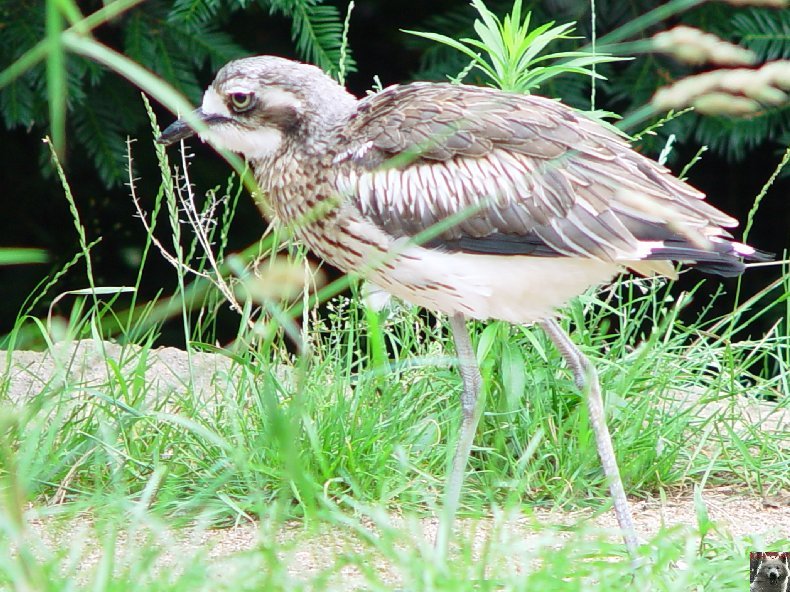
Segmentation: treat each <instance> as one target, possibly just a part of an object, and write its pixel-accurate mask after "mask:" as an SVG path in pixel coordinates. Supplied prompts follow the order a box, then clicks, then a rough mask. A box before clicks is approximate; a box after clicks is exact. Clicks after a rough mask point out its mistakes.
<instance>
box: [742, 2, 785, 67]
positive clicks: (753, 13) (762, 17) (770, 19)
mask: <svg viewBox="0 0 790 592" xmlns="http://www.w3.org/2000/svg"><path fill="white" fill-rule="evenodd" d="M732 26H733V29H734V32H735V35H736V36H737V38H738V39H739V41H740V42H741V44H742V45H743V46H744V47H747V48H748V49H751V50H752V51H753V52H755V53H756V54H757V55H758V56H759V57H760V59H761V60H762V61H766V60H776V59H782V58H789V57H790V11H788V10H784V11H782V10H766V9H760V8H750V9H749V10H746V11H743V12H739V13H738V14H736V15H735V16H734V17H732Z"/></svg>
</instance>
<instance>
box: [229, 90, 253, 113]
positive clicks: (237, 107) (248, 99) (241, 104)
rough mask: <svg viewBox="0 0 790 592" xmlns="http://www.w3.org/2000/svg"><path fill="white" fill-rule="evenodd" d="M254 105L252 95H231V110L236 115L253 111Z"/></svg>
mask: <svg viewBox="0 0 790 592" xmlns="http://www.w3.org/2000/svg"><path fill="white" fill-rule="evenodd" d="M253 105H254V102H253V95H252V93H245V92H235V93H231V95H230V108H231V109H233V111H235V112H236V113H243V112H244V111H248V110H249V109H252V107H253Z"/></svg>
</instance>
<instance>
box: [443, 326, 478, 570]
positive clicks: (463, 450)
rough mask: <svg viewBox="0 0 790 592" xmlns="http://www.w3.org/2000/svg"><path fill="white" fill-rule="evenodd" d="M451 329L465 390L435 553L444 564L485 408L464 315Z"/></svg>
mask: <svg viewBox="0 0 790 592" xmlns="http://www.w3.org/2000/svg"><path fill="white" fill-rule="evenodd" d="M450 326H451V327H452V330H453V341H455V353H456V355H457V356H458V369H459V371H460V372H461V378H462V379H463V383H464V387H463V391H462V392H461V410H462V412H463V416H462V419H461V430H460V433H459V434H458V444H456V447H455V454H454V455H453V464H452V468H451V469H450V475H449V476H448V478H447V485H446V486H445V491H444V510H443V511H442V517H441V520H440V522H439V532H438V534H437V536H436V550H437V552H438V554H439V557H440V559H441V560H444V558H445V557H446V556H447V549H448V545H449V542H450V534H451V533H452V530H453V522H454V521H455V514H456V512H457V511H458V504H459V501H460V499H461V486H462V485H463V482H464V473H465V472H466V464H467V461H468V460H469V452H470V451H471V450H472V442H473V441H474V438H475V432H476V431H477V424H478V423H479V422H480V416H481V415H482V411H483V410H482V407H481V408H478V407H480V406H479V405H478V399H479V396H480V390H481V388H482V386H483V379H482V378H481V376H480V368H479V367H478V365H477V356H476V355H475V350H474V348H473V347H472V341H471V339H470V338H469V331H468V330H467V328H466V319H465V318H464V315H462V314H455V315H453V316H452V317H450Z"/></svg>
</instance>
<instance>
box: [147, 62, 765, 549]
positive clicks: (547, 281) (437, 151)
mask: <svg viewBox="0 0 790 592" xmlns="http://www.w3.org/2000/svg"><path fill="white" fill-rule="evenodd" d="M195 115H196V116H197V117H198V118H199V119H201V120H202V121H203V122H204V124H205V129H204V130H202V131H201V137H203V138H204V139H207V140H209V141H210V142H212V143H213V144H215V145H218V146H221V147H224V148H228V149H230V150H234V151H236V152H240V153H241V154H243V155H244V156H246V157H247V159H248V160H249V161H250V162H251V164H252V166H253V168H254V170H255V172H256V175H257V178H258V181H259V184H260V186H261V188H262V189H263V190H264V191H265V192H266V193H267V195H268V198H269V200H270V202H271V204H272V206H273V208H274V210H275V212H276V214H277V216H278V217H279V218H280V220H281V221H282V222H283V223H285V224H287V225H289V226H291V227H292V228H293V229H294V231H295V232H296V234H297V235H298V236H299V237H300V238H301V239H302V240H303V241H304V242H305V243H307V245H308V246H310V248H312V249H313V250H314V251H315V252H316V253H318V254H319V255H320V256H322V257H323V258H325V259H326V260H328V261H330V262H331V263H333V264H335V265H336V266H338V267H340V268H341V269H343V270H345V271H348V272H353V273H358V274H361V275H363V276H365V277H366V278H368V279H369V280H370V281H372V282H373V283H375V284H378V285H379V286H381V287H382V288H384V289H385V290H387V291H389V292H391V293H393V294H395V295H397V296H400V297H402V298H404V299H406V300H408V301H410V302H413V303H416V304H420V305H424V306H427V307H429V308H431V309H433V310H437V311H441V312H445V313H447V314H449V315H450V318H451V324H452V327H453V333H454V338H455V343H456V349H457V352H458V356H459V359H460V369H461V374H462V378H463V381H464V389H463V392H462V408H463V422H462V426H461V435H460V437H459V443H458V447H457V449H456V454H455V457H454V459H453V467H452V470H451V472H450V477H449V480H448V486H447V494H446V512H447V514H446V516H445V520H444V521H443V528H442V530H441V531H440V536H439V541H438V543H437V544H438V545H439V547H440V549H444V548H446V544H447V537H448V536H449V530H450V524H451V522H452V516H453V514H454V513H455V509H456V507H457V504H458V497H459V495H460V488H461V480H462V476H463V472H464V467H465V464H466V459H467V457H468V454H469V449H470V447H471V443H472V437H473V435H474V431H475V429H476V426H477V421H478V419H479V415H480V412H481V410H480V409H479V408H478V405H477V401H478V397H477V395H478V392H479V390H480V386H481V379H480V374H479V371H478V369H477V365H476V361H475V356H474V351H473V349H472V346H471V343H470V342H469V338H468V334H467V333H466V329H465V326H464V319H465V318H469V317H472V318H481V319H485V318H499V319H504V320H508V321H512V322H517V323H530V322H538V323H540V324H541V326H542V327H543V328H544V329H545V330H546V331H547V332H548V334H549V336H550V337H551V339H552V340H553V341H554V343H555V344H556V345H557V346H558V348H559V349H560V351H561V352H562V354H563V357H564V358H565V359H566V361H567V363H568V364H569V366H570V367H571V369H572V370H573V372H574V376H575V378H576V381H577V383H578V384H579V387H580V389H582V390H583V391H584V392H586V393H587V394H588V405H589V410H590V416H591V422H592V424H593V427H594V429H595V434H596V444H597V445H598V451H599V454H600V456H601V459H602V462H603V466H604V472H605V474H606V476H607V479H608V480H609V481H610V489H611V492H612V497H613V501H614V506H615V512H616V513H617V517H618V521H619V523H620V526H621V528H622V530H623V534H624V538H625V541H626V545H627V547H628V549H629V551H631V552H633V551H634V550H635V547H636V539H635V536H634V534H633V526H632V523H631V518H630V512H629V509H628V505H627V501H626V498H625V494H624V491H623V488H622V483H621V481H620V477H619V472H618V470H617V466H616V463H615V461H614V452H613V450H612V446H611V439H610V437H609V433H608V430H607V428H606V424H605V419H604V413H603V406H602V402H601V396H600V391H599V386H598V383H597V379H596V378H595V372H594V369H593V368H592V366H591V365H590V364H589V362H588V361H587V359H586V358H585V357H584V356H583V354H582V353H581V352H580V351H579V350H578V349H577V348H576V347H575V346H574V345H573V343H572V342H571V341H570V339H569V338H567V336H566V335H565V334H564V333H563V332H562V331H561V330H560V328H559V326H558V325H557V324H556V323H555V322H554V321H553V320H551V317H552V315H553V314H554V311H555V310H556V308H557V307H559V306H562V305H563V304H564V303H565V302H567V301H568V300H569V299H570V298H572V297H574V296H576V295H578V294H579V293H581V292H582V291H584V290H585V289H586V288H588V287H590V286H594V285H597V284H600V283H604V282H606V281H608V280H610V279H611V278H612V277H613V276H614V275H615V274H616V273H618V272H619V271H621V270H623V269H626V268H630V269H633V270H635V271H637V272H640V273H643V274H652V273H665V274H668V275H672V274H673V273H674V267H673V264H672V261H684V262H690V263H692V264H696V265H697V266H698V267H700V268H701V269H703V270H707V271H711V272H714V273H719V274H723V275H732V274H737V273H740V272H741V271H742V270H743V268H744V266H743V263H742V262H741V257H746V258H758V257H760V254H759V253H756V252H755V250H754V249H752V248H751V247H748V246H746V245H741V244H739V243H736V242H733V241H731V240H730V235H729V233H728V232H727V231H726V230H725V228H728V227H732V226H735V225H736V221H735V220H734V219H732V218H730V217H729V216H727V215H726V214H723V213H722V212H720V211H718V210H717V209H715V208H714V207H712V206H711V205H709V204H708V203H706V202H705V201H703V198H704V196H703V194H702V193H700V192H699V191H697V190H696V189H694V188H693V187H691V186H689V185H687V184H686V183H683V182H682V181H679V180H678V179H676V178H675V177H673V176H672V175H671V173H670V172H669V171H668V170H667V169H665V168H664V167H662V166H660V165H658V164H657V163H656V162H654V161H652V160H650V159H648V158H646V157H644V156H642V155H640V154H638V153H636V152H635V151H633V150H632V149H631V148H630V147H629V145H628V144H627V142H626V141H625V140H624V139H623V138H621V137H620V136H618V135H617V134H616V133H614V132H613V131H611V130H609V129H607V128H605V127H603V126H602V125H600V124H599V123H597V122H594V121H592V120H591V119H588V118H586V117H585V116H583V115H581V114H579V113H578V112H576V111H574V110H572V109H570V108H569V107H566V106H564V105H563V104H561V103H559V102H557V101H552V100H549V99H545V98H541V97H536V96H524V95H515V94H509V93H504V92H500V91H496V90H493V89H487V88H480V87H472V86H459V85H450V84H434V83H414V84H408V85H403V86H395V87H390V88H388V89H385V90H384V91H382V92H380V93H377V94H374V95H372V96H369V97H367V98H365V99H362V100H359V101H358V100H357V99H355V98H354V97H352V96H351V95H349V94H348V93H347V92H346V91H345V90H344V89H343V88H342V87H340V86H339V85H337V84H336V83H335V82H334V81H332V80H331V79H330V78H328V77H327V76H325V75H324V74H323V73H322V72H321V71H320V70H318V69H317V68H315V67H314V66H309V65H305V64H299V63H296V62H292V61H289V60H284V59H281V58H275V57H256V58H247V59H243V60H237V61H235V62H231V63H230V64H228V65H227V66H225V67H224V68H223V69H222V70H221V71H220V72H219V73H218V74H217V77H216V79H215V80H214V82H213V83H212V85H211V87H210V88H209V89H208V90H207V91H206V94H205V96H204V100H203V105H202V107H201V108H200V109H198V110H197V111H196V113H195ZM192 133H194V132H193V131H192V130H191V129H190V128H189V126H188V125H187V124H186V123H185V122H181V121H179V122H176V123H175V124H173V125H172V126H170V127H169V128H168V129H167V130H165V132H164V133H163V135H162V139H161V141H162V142H163V143H172V142H175V141H177V140H179V139H183V138H185V137H187V136H189V135H192Z"/></svg>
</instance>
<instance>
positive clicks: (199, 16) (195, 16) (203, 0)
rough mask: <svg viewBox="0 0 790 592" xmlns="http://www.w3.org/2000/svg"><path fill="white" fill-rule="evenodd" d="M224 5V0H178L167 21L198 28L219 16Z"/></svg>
mask: <svg viewBox="0 0 790 592" xmlns="http://www.w3.org/2000/svg"><path fill="white" fill-rule="evenodd" d="M222 5H223V2H222V0H176V1H175V2H174V3H173V7H172V8H171V9H170V13H169V14H168V15H167V21H168V22H169V23H172V24H178V25H179V26H181V27H187V28H196V27H199V26H200V25H203V24H204V23H207V22H209V21H210V20H211V19H213V18H214V17H215V16H217V13H218V12H219V10H220V8H222Z"/></svg>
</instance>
